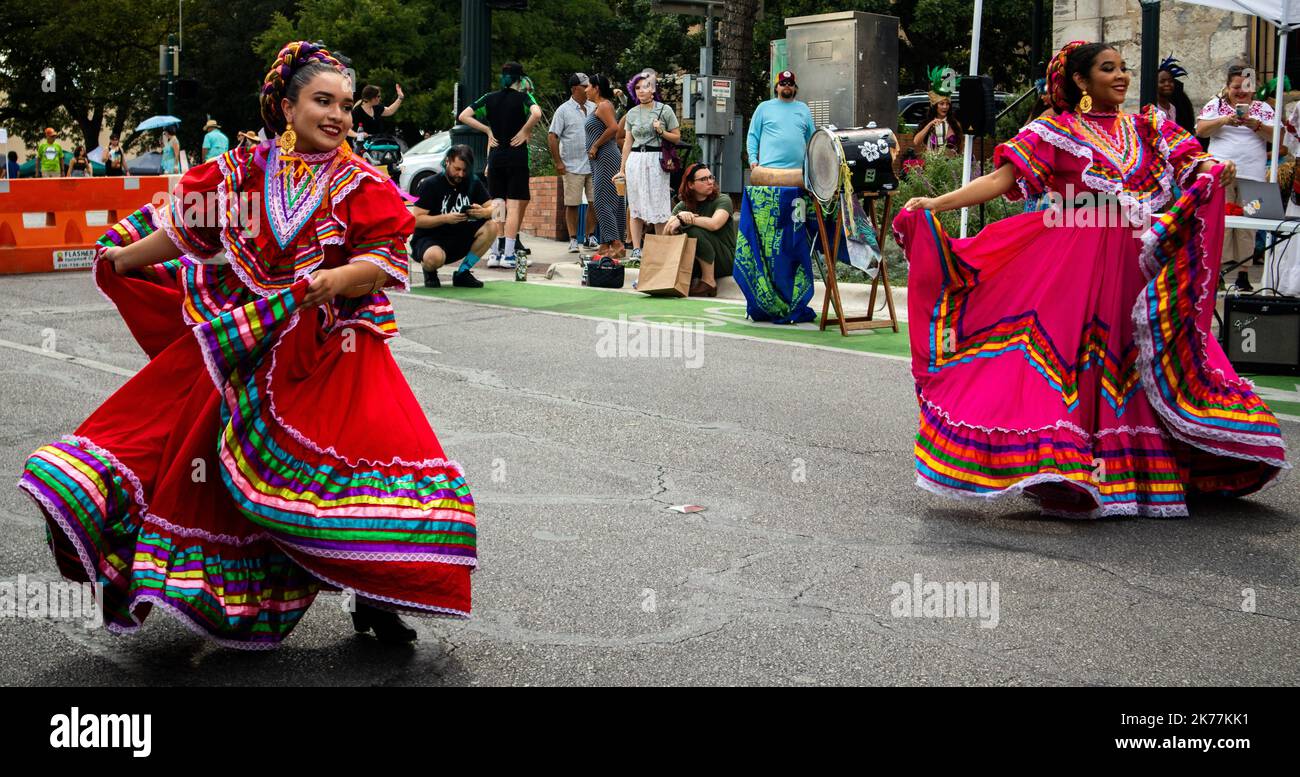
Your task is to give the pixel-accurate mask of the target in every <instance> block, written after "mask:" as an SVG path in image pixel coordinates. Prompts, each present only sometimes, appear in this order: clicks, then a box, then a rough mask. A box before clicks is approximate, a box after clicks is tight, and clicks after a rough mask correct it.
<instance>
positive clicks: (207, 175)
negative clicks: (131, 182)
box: [154, 157, 225, 259]
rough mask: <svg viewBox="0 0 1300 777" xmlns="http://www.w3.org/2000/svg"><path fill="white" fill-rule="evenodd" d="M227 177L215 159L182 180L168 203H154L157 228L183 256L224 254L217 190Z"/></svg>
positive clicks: (203, 257) (210, 256) (188, 173)
mask: <svg viewBox="0 0 1300 777" xmlns="http://www.w3.org/2000/svg"><path fill="white" fill-rule="evenodd" d="M219 158H220V157H218V159H219ZM224 177H225V176H224V175H223V173H222V171H221V168H220V167H219V166H218V164H217V159H212V160H209V161H207V162H204V163H203V164H201V165H196V166H195V167H191V168H190V170H189V172H187V173H185V175H183V176H181V180H180V183H178V184H176V187H175V188H174V189H172V193H171V197H170V198H169V199H168V200H167V201H166V202H165V203H159V202H157V201H156V200H155V203H157V204H156V207H155V208H154V212H155V218H156V221H157V222H158V228H159V229H161V230H162V231H163V232H165V233H166V234H167V237H168V238H170V239H171V241H172V242H173V243H175V244H176V247H177V248H178V249H180V252H181V254H183V255H187V256H192V257H196V258H199V259H210V258H212V257H213V256H216V255H217V254H218V253H220V252H221V238H220V237H219V233H220V221H221V219H220V215H219V208H220V204H219V203H218V197H217V187H218V185H220V183H221V182H222V180H223V179H224Z"/></svg>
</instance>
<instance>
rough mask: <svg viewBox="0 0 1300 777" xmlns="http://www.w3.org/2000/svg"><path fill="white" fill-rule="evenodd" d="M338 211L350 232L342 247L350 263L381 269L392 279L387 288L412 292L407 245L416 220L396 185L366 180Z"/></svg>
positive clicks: (347, 232) (349, 195) (370, 179)
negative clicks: (363, 263) (364, 263)
mask: <svg viewBox="0 0 1300 777" xmlns="http://www.w3.org/2000/svg"><path fill="white" fill-rule="evenodd" d="M338 211H341V212H339V215H340V216H342V221H343V223H344V224H345V227H346V230H347V231H346V237H345V239H344V243H343V247H344V250H345V251H346V252H347V257H348V262H349V263H352V262H369V263H371V264H373V265H375V266H377V267H379V269H381V270H383V271H384V272H385V273H387V274H388V276H389V278H388V281H387V283H385V284H384V287H385V288H387V287H390V286H395V287H397V288H400V289H409V288H410V284H411V279H410V266H409V265H410V260H409V255H408V253H407V250H406V241H407V239H408V238H410V236H411V232H412V231H414V229H415V217H414V216H412V215H411V213H410V211H409V210H407V208H406V203H405V202H403V200H402V198H401V195H399V194H398V193H397V190H396V189H395V188H394V187H393V184H392V183H391V182H387V181H384V182H381V181H376V180H374V179H373V178H366V179H364V180H362V181H361V183H360V185H358V186H357V188H356V189H355V190H353V191H352V192H350V193H349V194H348V196H347V199H345V200H344V201H343V202H342V203H340V205H339V206H338Z"/></svg>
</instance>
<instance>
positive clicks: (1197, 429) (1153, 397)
mask: <svg viewBox="0 0 1300 777" xmlns="http://www.w3.org/2000/svg"><path fill="white" fill-rule="evenodd" d="M1203 175H1207V176H1208V174H1203ZM1192 217H1193V218H1195V219H1196V220H1197V221H1198V222H1199V230H1198V231H1203V230H1204V229H1205V220H1204V219H1203V218H1202V217H1201V214H1200V208H1197V209H1196V211H1195V212H1194V213H1193V214H1192ZM1201 243H1202V245H1201V263H1202V265H1205V264H1206V252H1207V251H1208V250H1209V249H1208V247H1206V245H1205V241H1204V240H1203V239H1202V241H1201ZM1143 251H1144V254H1145V252H1147V251H1150V252H1151V253H1152V256H1154V251H1155V243H1154V242H1153V241H1148V240H1146V239H1145V236H1144V240H1143ZM1148 261H1149V262H1151V263H1154V259H1151V260H1148V259H1146V258H1145V255H1144V266H1145V264H1146V263H1147V262H1148ZM1212 275H1213V273H1205V280H1204V281H1202V282H1201V293H1200V300H1201V304H1204V301H1205V300H1206V299H1214V296H1213V295H1210V296H1208V297H1207V296H1206V295H1207V294H1208V293H1209V291H1208V290H1209V284H1210V279H1211V276H1212ZM1131 317H1132V319H1133V325H1134V331H1133V339H1134V340H1135V341H1136V342H1137V345H1138V360H1137V364H1138V370H1139V371H1140V374H1141V377H1142V387H1143V389H1144V390H1145V391H1146V394H1147V401H1148V403H1149V404H1150V405H1151V406H1152V407H1153V408H1154V409H1155V411H1156V413H1157V414H1158V415H1159V416H1160V419H1161V420H1162V421H1164V422H1165V423H1166V424H1168V425H1169V431H1170V433H1172V434H1173V435H1174V436H1175V437H1177V438H1178V439H1179V440H1182V441H1183V442H1185V443H1187V444H1189V445H1192V446H1193V447H1196V448H1199V449H1201V450H1204V451H1207V452H1209V453H1214V454H1217V455H1220V456H1225V457H1227V458H1233V459H1242V460H1246V461H1258V462H1261V463H1264V464H1269V465H1271V466H1274V467H1278V468H1279V469H1280V470H1286V469H1290V468H1291V464H1290V463H1289V462H1287V461H1286V460H1285V459H1277V458H1274V457H1271V456H1262V455H1253V454H1247V453H1242V452H1236V451H1228V450H1225V449H1223V448H1220V447H1218V446H1214V445H1211V444H1209V443H1207V441H1206V440H1207V439H1212V440H1220V441H1222V442H1233V443H1238V444H1241V445H1250V446H1257V447H1274V448H1279V449H1281V450H1284V451H1285V450H1286V449H1287V446H1286V441H1285V440H1284V439H1283V438H1282V437H1281V435H1253V436H1251V435H1244V434H1240V433H1237V432H1233V431H1230V430H1226V429H1216V428H1213V427H1209V426H1197V425H1194V424H1192V423H1191V422H1189V421H1186V420H1184V419H1183V418H1181V417H1180V416H1178V415H1177V414H1176V413H1173V412H1172V411H1171V410H1170V409H1169V408H1168V406H1167V405H1166V404H1165V402H1164V397H1163V396H1161V394H1160V387H1159V384H1158V383H1156V380H1155V364H1154V362H1155V341H1154V339H1153V336H1152V334H1151V322H1150V321H1149V319H1148V318H1147V304H1146V292H1145V289H1144V290H1143V291H1142V292H1140V293H1139V295H1138V298H1137V300H1136V301H1135V302H1134V305H1133V311H1132V314H1131ZM1193 326H1194V328H1195V330H1196V334H1197V341H1196V347H1197V348H1199V349H1200V359H1201V362H1202V363H1207V362H1208V356H1207V350H1208V348H1207V345H1206V341H1207V338H1208V333H1206V332H1204V331H1202V330H1201V327H1199V326H1197V325H1196V324H1195V322H1193ZM1213 372H1214V373H1215V374H1217V375H1218V377H1219V379H1220V380H1222V381H1223V382H1224V383H1226V384H1229V385H1233V384H1234V383H1235V382H1234V381H1230V380H1228V379H1227V376H1226V375H1225V374H1224V372H1223V370H1220V369H1216V370H1213ZM1238 385H1239V384H1238ZM1274 477H1276V475H1275V476H1274Z"/></svg>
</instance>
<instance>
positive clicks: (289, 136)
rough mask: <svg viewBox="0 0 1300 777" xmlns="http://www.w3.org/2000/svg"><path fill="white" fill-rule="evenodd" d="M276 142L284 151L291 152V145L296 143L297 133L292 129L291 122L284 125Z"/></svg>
mask: <svg viewBox="0 0 1300 777" xmlns="http://www.w3.org/2000/svg"><path fill="white" fill-rule="evenodd" d="M276 142H277V144H278V145H279V146H280V150H281V151H283V152H284V153H286V154H290V153H293V147H294V146H296V145H297V144H298V133H296V132H294V131H293V125H292V124H286V125H285V126H284V132H281V133H280V139H279V140H278V141H276Z"/></svg>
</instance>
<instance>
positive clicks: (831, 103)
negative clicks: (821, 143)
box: [785, 11, 898, 131]
mask: <svg viewBox="0 0 1300 777" xmlns="http://www.w3.org/2000/svg"><path fill="white" fill-rule="evenodd" d="M785 30H786V35H785V37H786V47H787V55H788V56H789V61H790V69H791V70H793V71H794V74H795V77H796V78H798V79H799V98H798V99H800V100H803V101H804V102H806V103H808V107H809V108H810V109H811V110H812V115H813V122H814V123H816V125H817V126H818V127H824V126H826V125H828V124H834V125H835V126H837V127H865V126H867V125H868V123H870V122H875V123H876V126H877V127H882V128H888V129H891V130H895V131H897V129H898V126H897V125H898V18H897V17H894V16H882V15H879V14H872V13H863V12H862V11H844V12H841V13H824V14H817V15H815V16H793V17H790V18H788V19H786V20H785Z"/></svg>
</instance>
